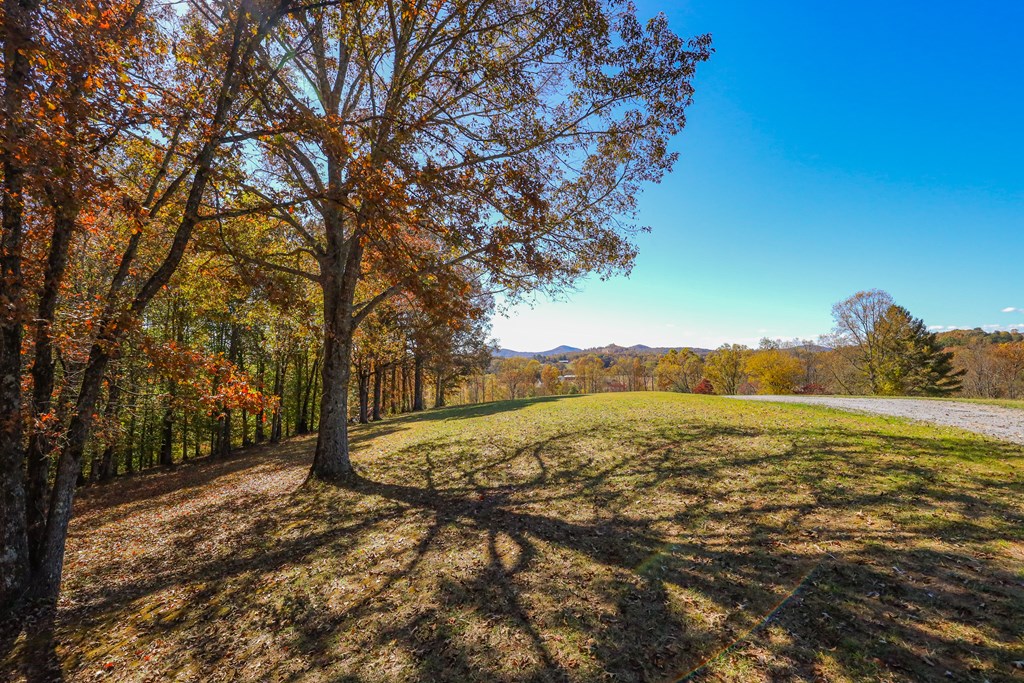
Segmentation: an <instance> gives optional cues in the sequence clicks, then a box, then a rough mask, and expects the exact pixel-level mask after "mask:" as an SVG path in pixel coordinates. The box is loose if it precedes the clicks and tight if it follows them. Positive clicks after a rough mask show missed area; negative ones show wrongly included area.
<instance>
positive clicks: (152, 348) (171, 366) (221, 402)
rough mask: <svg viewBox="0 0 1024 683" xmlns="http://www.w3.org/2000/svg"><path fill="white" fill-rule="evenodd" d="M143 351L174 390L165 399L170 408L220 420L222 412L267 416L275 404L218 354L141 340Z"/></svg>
mask: <svg viewBox="0 0 1024 683" xmlns="http://www.w3.org/2000/svg"><path fill="white" fill-rule="evenodd" d="M142 349H143V352H144V354H145V356H146V358H147V360H148V363H149V367H150V368H152V369H153V370H154V371H155V373H156V375H158V376H159V377H160V378H161V379H162V380H163V381H164V382H166V383H170V384H173V386H174V387H175V393H174V395H173V396H168V399H169V400H170V402H171V404H172V405H171V407H173V408H179V409H193V410H195V409H200V410H204V411H206V412H207V413H208V414H210V415H212V416H214V417H217V418H218V419H219V418H220V417H222V416H223V411H224V410H229V409H236V408H237V409H241V410H246V411H249V412H252V413H260V412H263V413H267V412H270V411H271V410H272V409H273V407H274V405H275V404H276V401H277V399H276V397H274V396H271V395H270V394H268V393H265V392H264V391H263V390H262V387H260V386H258V385H257V384H256V383H255V382H254V381H253V380H252V378H251V377H250V376H249V374H248V373H246V372H245V371H243V370H241V369H239V368H238V367H237V366H236V365H235V364H234V363H232V362H231V361H229V360H227V359H226V358H225V357H224V355H223V354H221V353H215V354H211V353H209V352H205V351H200V350H197V349H194V348H190V347H189V346H188V345H186V344H181V343H178V342H175V341H158V340H155V339H152V338H149V337H146V338H144V340H143V344H142ZM150 381H151V382H152V380H150Z"/></svg>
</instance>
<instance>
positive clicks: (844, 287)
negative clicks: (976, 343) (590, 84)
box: [494, 0, 1024, 350]
mask: <svg viewBox="0 0 1024 683" xmlns="http://www.w3.org/2000/svg"><path fill="white" fill-rule="evenodd" d="M638 6H639V9H640V14H641V15H642V16H643V17H649V16H652V15H653V14H655V13H657V12H659V11H663V12H665V13H666V14H667V15H668V16H669V19H670V21H671V24H672V26H673V28H674V29H675V30H676V31H677V32H678V33H680V34H685V35H694V34H698V33H705V32H706V33H711V34H713V36H714V41H715V48H716V50H717V52H716V54H715V55H714V56H713V57H712V59H711V61H710V62H709V63H707V64H705V65H703V66H702V68H701V69H700V70H699V72H698V74H697V77H696V80H695V85H696V89H697V93H696V96H695V103H694V105H693V107H692V109H691V110H690V112H689V116H688V125H687V128H686V130H685V131H684V132H683V133H682V135H681V136H680V137H679V138H678V139H677V140H676V147H677V149H678V150H679V151H680V152H681V157H680V161H679V163H678V165H677V167H676V170H675V172H674V173H673V174H672V175H671V176H670V177H668V178H667V179H666V180H665V181H664V182H663V183H662V184H661V185H659V186H653V187H650V188H648V190H647V191H646V192H645V193H644V195H643V197H642V198H641V206H642V222H643V223H645V224H647V225H649V226H651V228H652V229H653V231H652V233H651V234H649V235H644V236H642V237H641V238H640V242H639V245H640V257H639V259H638V260H637V263H636V267H635V269H634V271H633V274H632V275H631V276H630V277H629V278H628V279H626V278H616V279H613V280H610V281H607V282H599V281H596V280H591V281H588V282H587V283H585V284H584V285H583V286H582V287H581V288H580V290H579V291H576V292H573V293H570V294H569V295H568V300H566V301H562V302H549V301H543V300H542V301H538V302H536V303H535V305H534V306H533V307H532V308H531V307H529V306H525V305H524V306H518V307H517V308H515V309H514V310H513V311H512V312H511V314H510V315H509V316H508V317H501V316H499V317H496V318H495V320H494V335H495V337H497V338H498V339H499V341H500V343H501V345H502V346H504V347H506V348H513V349H519V350H542V349H547V348H551V347H553V346H555V345H558V344H571V345H574V346H581V347H588V346H597V345H604V344H608V343H612V342H614V343H617V344H621V345H630V344H636V343H644V344H648V345H672V346H705V347H712V346H717V345H719V344H721V343H722V342H726V341H735V342H741V343H756V341H757V339H759V338H760V337H762V336H765V335H767V336H771V337H785V338H791V337H816V336H817V335H818V334H820V333H823V332H827V331H828V329H829V328H830V327H831V318H830V308H831V306H832V304H833V303H834V302H835V301H838V300H840V299H842V298H844V297H846V296H848V295H850V294H852V293H854V292H856V291H857V290H860V289H869V288H874V287H877V288H881V289H885V290H887V291H889V292H890V293H891V294H892V295H893V296H894V297H895V299H896V301H897V302H898V303H900V304H902V305H904V306H906V307H907V308H909V309H910V311H911V313H913V314H914V315H916V316H918V317H921V318H924V320H925V322H926V323H927V324H928V325H930V326H933V327H936V328H937V327H938V326H942V327H944V328H945V327H976V326H988V325H992V326H1000V327H1003V328H1010V327H1017V326H1019V327H1020V328H1021V329H1024V284H1022V282H1024V280H1022V268H1021V265H1022V262H1024V2H974V3H968V2H959V3H948V2H947V3H944V2H898V3H893V2H859V3H822V2H809V1H808V2H785V3H769V2H763V1H761V2H733V1H728V0H675V1H669V0H660V1H654V0H640V1H639V2H638ZM1004 309H1021V310H1011V311H1006V310H1004Z"/></svg>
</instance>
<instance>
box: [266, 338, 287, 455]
mask: <svg viewBox="0 0 1024 683" xmlns="http://www.w3.org/2000/svg"><path fill="white" fill-rule="evenodd" d="M287 362H288V359H287V357H285V358H284V359H282V360H281V361H279V362H278V363H277V364H276V367H275V368H274V396H276V397H277V405H275V406H274V414H273V416H272V417H271V422H270V441H271V443H278V442H279V441H280V440H281V418H282V415H281V413H282V411H283V410H284V375H285V370H286V369H287V365H286V364H287Z"/></svg>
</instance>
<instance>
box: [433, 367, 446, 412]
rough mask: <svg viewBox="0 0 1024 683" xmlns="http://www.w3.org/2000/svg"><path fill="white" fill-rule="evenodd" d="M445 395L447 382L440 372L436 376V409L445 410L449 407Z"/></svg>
mask: <svg viewBox="0 0 1024 683" xmlns="http://www.w3.org/2000/svg"><path fill="white" fill-rule="evenodd" d="M444 394H445V380H444V376H443V375H442V374H441V373H440V372H438V373H437V374H436V375H434V407H435V408H444V407H445V405H447V404H446V402H445V396H444Z"/></svg>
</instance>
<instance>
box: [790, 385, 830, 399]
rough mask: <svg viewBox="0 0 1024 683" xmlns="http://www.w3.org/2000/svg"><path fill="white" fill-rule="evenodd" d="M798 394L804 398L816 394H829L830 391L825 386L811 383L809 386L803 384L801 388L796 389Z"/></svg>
mask: <svg viewBox="0 0 1024 683" xmlns="http://www.w3.org/2000/svg"><path fill="white" fill-rule="evenodd" d="M796 393H798V394H800V395H802V396H810V395H814V394H827V393H828V389H827V388H826V387H825V385H824V384H818V383H816V382H811V383H809V384H801V385H800V386H798V387H797V388H796Z"/></svg>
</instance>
